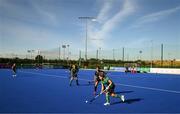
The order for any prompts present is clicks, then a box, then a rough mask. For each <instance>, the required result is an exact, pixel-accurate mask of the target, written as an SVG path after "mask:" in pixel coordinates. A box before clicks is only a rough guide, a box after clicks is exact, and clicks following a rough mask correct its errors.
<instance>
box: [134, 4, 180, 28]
mask: <svg viewBox="0 0 180 114" xmlns="http://www.w3.org/2000/svg"><path fill="white" fill-rule="evenodd" d="M179 10H180V6H178V7H175V8H172V9H168V10H163V11H159V12H155V13H152V14H148V15H145V16H143V17H141V18H139V19H138V20H137V22H136V24H135V25H134V26H133V27H132V28H138V27H141V26H143V25H144V24H147V23H152V22H156V21H159V20H160V19H163V18H165V17H167V16H169V15H171V14H173V13H175V12H177V11H179Z"/></svg>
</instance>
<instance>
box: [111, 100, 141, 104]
mask: <svg viewBox="0 0 180 114" xmlns="http://www.w3.org/2000/svg"><path fill="white" fill-rule="evenodd" d="M141 100H143V99H142V98H135V99H126V100H125V101H124V102H123V101H119V102H114V103H111V105H115V104H120V103H126V104H132V103H135V102H140V101H141Z"/></svg>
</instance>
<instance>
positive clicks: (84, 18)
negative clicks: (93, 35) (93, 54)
mask: <svg viewBox="0 0 180 114" xmlns="http://www.w3.org/2000/svg"><path fill="white" fill-rule="evenodd" d="M79 19H81V20H85V22H86V40H85V61H87V39H88V20H94V19H96V18H95V17H79Z"/></svg>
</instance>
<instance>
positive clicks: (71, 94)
mask: <svg viewBox="0 0 180 114" xmlns="http://www.w3.org/2000/svg"><path fill="white" fill-rule="evenodd" d="M93 75H94V70H80V72H79V83H80V85H79V86H77V85H76V84H75V81H74V82H73V83H72V86H69V72H68V70H67V69H39V70H35V69H18V72H17V76H16V77H12V71H11V70H9V69H0V113H180V108H179V106H180V75H166V74H150V73H148V74H144V73H140V74H131V73H128V74H125V73H122V72H111V71H109V72H108V73H107V75H108V76H109V77H110V78H111V79H112V81H113V82H114V83H115V85H116V89H115V91H116V92H117V93H118V94H120V95H122V94H123V95H125V98H126V101H125V102H122V101H120V100H119V99H117V98H112V97H111V99H110V100H111V105H110V106H104V105H103V104H104V103H105V95H104V94H103V95H101V96H99V97H98V98H97V99H96V100H95V101H93V102H92V103H85V101H86V100H89V99H91V98H93V97H94V96H93V89H94V85H93V83H90V84H89V81H92V80H93ZM100 88H101V85H100V84H99V86H98V92H100Z"/></svg>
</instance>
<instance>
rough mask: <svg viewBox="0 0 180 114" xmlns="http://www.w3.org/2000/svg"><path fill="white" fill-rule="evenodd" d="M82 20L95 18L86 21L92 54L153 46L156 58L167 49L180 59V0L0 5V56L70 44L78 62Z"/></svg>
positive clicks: (50, 0)
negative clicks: (163, 47)
mask: <svg viewBox="0 0 180 114" xmlns="http://www.w3.org/2000/svg"><path fill="white" fill-rule="evenodd" d="M83 16H93V17H96V20H95V21H92V20H89V21H88V52H90V51H93V50H96V49H99V48H101V49H102V50H112V49H117V50H120V49H122V47H125V48H132V49H133V48H138V49H137V50H139V49H142V50H143V49H146V48H150V47H151V46H152V45H153V46H154V48H153V49H154V53H155V51H156V47H155V46H158V45H159V46H160V45H161V44H162V43H163V44H167V45H172V46H174V47H176V48H173V49H168V52H167V53H166V54H167V55H169V56H172V58H177V59H180V55H179V54H177V53H179V52H180V50H179V49H180V21H179V20H180V0H0V55H1V56H2V55H4V54H6V53H15V54H23V53H27V50H29V49H33V50H51V49H55V48H57V47H59V46H60V45H62V44H66V45H67V44H68V45H70V47H69V49H70V51H71V53H76V56H78V53H79V50H82V51H84V49H85V21H83V20H80V19H78V17H83ZM174 50H176V51H175V52H174ZM131 53H132V54H133V51H132V52H131ZM149 53H150V52H149ZM136 54H138V52H136ZM143 54H144V57H145V58H146V57H147V58H148V56H149V55H148V54H146V53H144V52H143ZM72 55H73V54H72ZM111 55H112V53H111V54H110V56H111ZM116 55H117V54H116ZM127 56H131V55H127ZM137 56H138V55H137ZM137 56H136V57H134V59H135V58H137ZM154 56H155V54H154ZM154 58H155V57H154Z"/></svg>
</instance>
